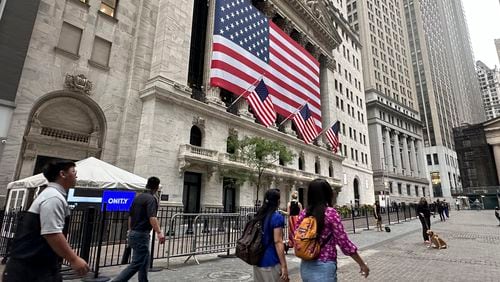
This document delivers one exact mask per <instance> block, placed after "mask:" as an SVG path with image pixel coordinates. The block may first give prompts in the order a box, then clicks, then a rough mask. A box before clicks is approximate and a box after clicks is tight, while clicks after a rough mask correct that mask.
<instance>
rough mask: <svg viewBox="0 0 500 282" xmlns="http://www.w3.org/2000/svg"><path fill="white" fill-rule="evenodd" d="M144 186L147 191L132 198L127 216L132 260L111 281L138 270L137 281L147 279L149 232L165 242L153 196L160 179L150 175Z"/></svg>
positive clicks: (120, 279) (130, 275) (130, 276)
mask: <svg viewBox="0 0 500 282" xmlns="http://www.w3.org/2000/svg"><path fill="white" fill-rule="evenodd" d="M146 188H147V189H149V191H148V192H146V193H142V194H140V195H139V196H137V197H136V198H135V199H134V202H133V203H132V207H131V208H130V216H129V218H128V223H129V229H128V242H129V245H130V247H131V248H132V261H131V262H130V265H129V266H127V268H125V269H124V270H123V271H122V272H121V273H120V274H119V275H118V276H117V277H116V278H115V279H113V281H128V280H129V279H130V278H132V276H134V275H135V273H137V272H139V277H138V280H139V282H145V281H148V269H149V241H150V239H149V238H150V237H149V234H150V233H151V230H154V232H156V234H157V237H158V241H159V242H160V244H163V243H164V242H165V235H163V232H162V231H161V228H160V223H159V222H158V219H157V218H156V212H157V211H158V199H157V198H156V197H155V196H154V195H155V194H156V192H157V191H158V189H159V188H160V179H158V178H157V177H154V176H152V177H150V178H149V179H148V183H147V184H146Z"/></svg>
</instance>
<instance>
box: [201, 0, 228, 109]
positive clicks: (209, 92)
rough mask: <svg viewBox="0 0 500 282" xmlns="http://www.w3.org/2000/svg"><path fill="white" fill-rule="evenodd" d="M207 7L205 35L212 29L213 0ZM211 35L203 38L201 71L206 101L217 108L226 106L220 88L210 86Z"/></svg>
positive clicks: (211, 31) (211, 32) (213, 15)
mask: <svg viewBox="0 0 500 282" xmlns="http://www.w3.org/2000/svg"><path fill="white" fill-rule="evenodd" d="M210 4H211V5H210V6H209V7H208V16H207V33H206V34H207V35H209V34H213V31H214V17H215V1H213V2H212V3H210ZM212 45H213V36H206V39H205V58H204V60H205V66H204V71H203V85H204V89H205V96H206V98H207V102H208V104H210V105H213V106H217V107H219V108H224V109H225V108H226V105H224V102H222V100H221V99H220V89H219V87H211V86H210V62H211V61H212V49H213V46H212Z"/></svg>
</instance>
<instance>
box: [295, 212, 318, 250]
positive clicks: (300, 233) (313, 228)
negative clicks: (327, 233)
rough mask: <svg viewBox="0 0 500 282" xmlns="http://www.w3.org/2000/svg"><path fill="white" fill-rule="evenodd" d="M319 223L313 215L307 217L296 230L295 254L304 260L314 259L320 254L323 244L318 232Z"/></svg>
mask: <svg viewBox="0 0 500 282" xmlns="http://www.w3.org/2000/svg"><path fill="white" fill-rule="evenodd" d="M317 229H318V223H317V221H316V218H314V217H313V216H309V217H305V218H304V219H303V220H302V222H301V223H300V225H299V226H298V227H297V229H296V230H295V236H294V243H293V248H294V250H295V255H296V256H297V257H299V258H301V259H303V260H314V259H317V258H318V256H319V252H320V250H321V245H320V243H319V235H318V233H317Z"/></svg>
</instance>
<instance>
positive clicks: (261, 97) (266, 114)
mask: <svg viewBox="0 0 500 282" xmlns="http://www.w3.org/2000/svg"><path fill="white" fill-rule="evenodd" d="M245 98H246V100H247V102H248V104H249V105H250V107H252V111H253V112H254V114H255V116H256V117H257V118H258V119H259V121H260V123H261V124H262V125H264V126H265V127H269V126H270V125H272V124H273V123H274V122H275V121H276V111H275V110H274V106H273V102H272V100H271V96H270V95H269V91H268V89H267V87H266V84H265V83H264V80H260V81H259V83H258V84H257V86H255V89H253V91H250V92H249V94H248V95H247V96H246V97H245Z"/></svg>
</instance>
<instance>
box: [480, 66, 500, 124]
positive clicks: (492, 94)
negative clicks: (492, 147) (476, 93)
mask: <svg viewBox="0 0 500 282" xmlns="http://www.w3.org/2000/svg"><path fill="white" fill-rule="evenodd" d="M476 71H477V78H478V80H479V86H480V87H481V96H482V100H483V107H484V111H485V113H486V120H490V119H493V118H496V117H499V116H500V70H499V69H498V67H497V66H495V68H493V69H490V68H489V67H488V66H487V65H486V64H485V63H483V62H481V61H477V62H476Z"/></svg>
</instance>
